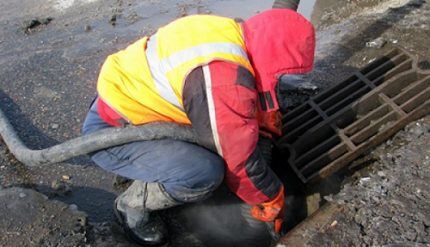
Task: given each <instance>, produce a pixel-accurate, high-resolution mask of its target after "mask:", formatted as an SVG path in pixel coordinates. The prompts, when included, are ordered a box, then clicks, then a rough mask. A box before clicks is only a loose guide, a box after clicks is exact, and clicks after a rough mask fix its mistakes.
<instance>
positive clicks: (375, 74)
mask: <svg viewBox="0 0 430 247" xmlns="http://www.w3.org/2000/svg"><path fill="white" fill-rule="evenodd" d="M405 60H407V56H406V55H404V54H399V55H397V56H395V57H393V58H392V59H390V60H388V61H386V62H385V63H383V64H382V65H381V66H380V67H378V68H375V69H374V70H372V71H371V72H369V73H368V74H364V75H365V76H366V77H367V78H368V79H369V80H371V81H373V80H375V79H376V78H379V77H381V76H382V75H384V74H386V73H387V72H388V71H390V70H392V69H393V68H395V67H396V66H397V65H399V64H401V63H402V62H403V61H405Z"/></svg>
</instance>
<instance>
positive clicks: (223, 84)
mask: <svg viewBox="0 0 430 247" xmlns="http://www.w3.org/2000/svg"><path fill="white" fill-rule="evenodd" d="M243 29H244V35H245V43H246V47H247V53H248V57H249V59H250V61H251V63H252V65H253V68H254V70H255V73H256V76H255V77H254V76H252V74H251V73H250V72H249V71H248V70H246V69H245V68H242V67H240V66H238V65H236V64H231V63H227V62H223V61H213V62H211V63H210V64H208V65H204V66H201V67H198V68H195V69H194V70H193V71H192V72H191V73H190V74H189V75H188V77H187V79H186V81H185V85H184V89H183V103H184V108H185V111H186V114H187V116H188V118H189V119H190V121H191V123H192V126H193V128H194V129H195V130H196V132H197V133H198V135H199V138H200V140H201V143H203V144H204V146H205V147H207V148H209V149H211V150H212V151H214V152H218V154H219V155H221V156H222V157H223V158H224V160H225V161H226V182H227V184H228V186H229V187H230V189H231V190H232V191H233V192H235V193H236V194H237V195H238V196H239V197H240V198H241V199H243V200H244V201H245V202H247V203H249V204H260V203H263V202H267V201H270V200H272V199H273V198H275V197H276V196H277V195H278V194H279V192H280V190H281V187H282V185H281V182H280V180H279V179H278V177H277V176H276V175H275V174H274V173H273V172H272V170H271V169H270V167H269V166H268V165H266V163H265V162H264V160H263V158H262V156H261V153H260V151H259V149H258V147H257V141H258V136H259V130H260V128H261V127H263V126H269V130H271V131H272V132H276V129H273V128H272V129H270V126H276V123H263V122H260V123H259V122H258V120H257V112H259V114H258V115H259V116H260V118H259V119H274V118H264V117H261V116H264V115H265V114H264V112H275V111H276V110H277V109H278V102H277V99H276V93H275V86H276V84H277V82H278V76H279V75H281V74H284V73H289V74H300V73H306V72H308V71H310V70H311V69H312V64H313V55H314V47H315V38H314V30H313V27H312V25H311V24H310V23H309V22H308V21H307V20H305V19H304V18H303V17H302V16H301V15H299V14H297V13H296V12H294V11H291V10H287V9H274V10H268V11H265V12H263V13H261V14H258V15H256V16H254V17H252V18H250V19H249V20H247V21H245V22H244V23H243ZM98 110H99V114H100V116H101V117H102V118H103V119H104V120H105V121H106V122H108V123H110V124H111V125H118V123H117V120H118V119H120V117H119V116H118V115H115V112H114V111H111V110H110V109H109V107H108V106H107V105H105V104H103V102H102V101H99V105H98ZM275 119H276V118H275ZM278 125H279V124H278Z"/></svg>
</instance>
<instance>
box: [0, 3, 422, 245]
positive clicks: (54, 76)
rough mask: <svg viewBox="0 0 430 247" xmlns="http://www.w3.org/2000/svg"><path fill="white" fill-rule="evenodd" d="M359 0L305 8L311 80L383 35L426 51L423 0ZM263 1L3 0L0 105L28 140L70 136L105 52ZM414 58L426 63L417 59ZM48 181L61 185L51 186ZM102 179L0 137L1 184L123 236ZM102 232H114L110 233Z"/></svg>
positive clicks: (335, 74)
mask: <svg viewBox="0 0 430 247" xmlns="http://www.w3.org/2000/svg"><path fill="white" fill-rule="evenodd" d="M321 2H324V1H317V3H316V8H317V9H325V7H324V6H323V7H321V6H319V5H321V4H323V3H321ZM328 2H330V1H328ZM348 2H350V1H348ZM352 2H354V1H352ZM358 2H360V1H358ZM363 2H365V7H366V8H369V10H368V13H369V14H368V15H365V16H357V15H355V14H354V15H353V14H352V13H356V12H357V10H360V9H361V8H363V6H356V5H353V6H352V5H347V6H345V7H344V8H343V9H342V11H340V10H339V11H338V13H340V14H339V18H334V16H336V15H334V13H336V11H334V10H336V9H330V8H328V10H327V9H325V11H320V12H319V14H318V15H316V14H314V15H313V19H314V22H315V20H322V21H320V22H319V23H318V26H319V28H320V29H319V31H318V47H317V61H316V67H315V71H314V73H312V74H311V75H309V76H308V79H309V80H311V81H312V82H313V83H315V84H316V85H318V86H319V87H321V88H324V87H327V86H329V85H331V84H333V83H334V82H338V81H341V79H344V78H345V77H346V76H348V75H349V74H350V73H351V72H352V71H354V69H355V68H359V67H361V66H363V65H365V64H367V63H368V62H369V61H371V60H372V59H373V58H374V57H376V56H378V55H381V54H383V52H385V51H386V49H389V46H390V45H392V44H393V43H396V44H400V45H402V46H405V47H406V48H408V49H409V50H412V51H414V52H418V53H422V54H424V57H426V56H427V58H428V57H430V54H429V50H428V44H427V43H428V40H429V37H430V36H429V24H428V23H430V21H429V19H428V18H429V17H428V16H430V15H429V14H428V13H429V9H430V7H429V5H430V4H429V2H428V1H391V2H393V3H392V4H394V5H393V6H397V7H399V6H400V7H401V6H403V5H404V4H409V5H407V6H406V7H402V8H400V7H399V8H397V9H396V8H394V9H389V8H387V5H383V3H382V5H381V6H378V5H375V4H376V3H375V2H378V1H363ZM379 2H380V1H379ZM389 2H390V1H389ZM326 4H329V3H326ZM349 4H350V3H349ZM270 5H271V1H255V0H254V1H251V0H243V1H241V0H225V1H216V0H208V1H199V0H183V1H174V2H166V1H159V0H151V1H149V0H148V1H133V0H129V1H126V0H105V1H97V0H58V1H54V0H50V1H46V2H44V3H43V4H41V2H40V1H37V0H25V1H19V2H16V1H12V0H3V1H1V2H0V13H1V14H0V25H1V27H2V28H1V29H0V107H1V109H2V110H3V111H5V112H6V114H7V116H8V117H9V118H10V120H11V122H12V124H13V126H15V127H16V130H17V132H18V135H19V136H20V137H21V138H22V139H23V140H24V142H25V143H26V144H27V145H28V146H29V147H31V148H46V147H49V146H51V145H53V144H56V143H60V142H63V141H65V140H68V139H70V138H73V137H76V136H79V135H80V128H81V125H82V122H83V119H84V117H85V114H86V111H87V108H88V105H89V104H90V102H91V101H92V99H93V98H94V96H95V85H96V80H97V75H98V71H99V69H100V66H101V64H102V63H103V61H104V59H105V57H106V56H107V55H108V54H110V53H113V52H115V51H118V50H119V49H122V48H125V47H126V46H127V45H128V44H130V43H131V42H133V41H135V40H137V39H138V38H139V37H141V36H143V35H147V34H151V33H153V32H154V30H156V28H157V27H159V26H161V25H163V24H166V23H168V22H169V21H170V20H173V19H175V18H178V17H181V16H185V15H187V14H195V13H203V14H209V13H212V14H220V15H225V16H230V17H243V18H246V17H248V16H251V15H252V14H255V13H257V12H258V11H261V10H263V9H266V8H268V7H270ZM375 6H376V7H375ZM382 7H384V8H385V11H383V10H384V8H382ZM238 10H240V11H238ZM372 11H373V12H372ZM377 11H380V12H377ZM315 16H317V17H315ZM318 16H319V17H318ZM47 20H49V21H47ZM352 30H353V31H352ZM405 30H406V31H405ZM381 36H382V37H383V38H384V39H385V40H386V41H387V45H385V46H384V47H383V48H381V49H373V48H372V49H371V48H366V47H365V43H366V42H369V41H372V40H374V39H376V38H378V37H381ZM421 64H422V66H427V65H428V63H425V62H424V60H423V62H422V63H421ZM67 176H68V179H64V178H67ZM58 181H60V182H61V183H65V184H66V185H67V186H68V187H67V188H70V192H68V191H67V190H66V191H61V190H60V191H59V189H58V187H57V186H53V183H54V185H55V183H58ZM112 181H113V176H112V175H111V174H108V173H106V172H104V171H103V170H101V169H99V168H98V167H96V166H95V165H94V164H93V163H92V162H91V161H90V160H89V159H88V158H86V157H79V158H76V159H74V160H71V161H69V162H64V163H61V164H55V165H51V166H45V167H37V168H27V167H24V166H23V165H22V164H19V162H17V161H16V160H15V159H14V158H13V157H12V156H11V155H10V154H9V153H8V152H7V150H6V149H5V147H4V144H3V143H1V141H0V185H1V187H13V186H19V187H29V188H33V189H36V190H37V191H39V192H41V193H43V194H45V195H47V196H49V198H51V199H55V200H59V201H63V202H66V203H68V204H76V205H77V208H78V209H79V210H81V211H83V212H84V213H86V214H87V215H88V221H89V226H92V227H89V228H88V229H89V233H88V234H87V235H88V236H89V237H88V239H87V242H89V243H93V244H94V246H118V245H122V246H128V245H130V243H129V242H127V241H126V240H125V239H123V238H122V237H121V236H120V235H121V231H120V230H119V229H118V228H116V227H115V224H111V223H107V222H111V221H112V220H113V214H112V210H111V205H112V201H113V199H114V198H115V195H116V194H117V193H118V191H117V190H115V189H114V188H112V186H111V185H112ZM321 186H322V187H323V185H321ZM320 189H321V188H320ZM47 225H48V223H47ZM112 232H114V233H118V234H114V236H112V234H111V233H112ZM22 245H23V246H25V245H26V244H25V243H23V244H22ZM27 245H31V244H28V243H27Z"/></svg>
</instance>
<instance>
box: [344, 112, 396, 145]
mask: <svg viewBox="0 0 430 247" xmlns="http://www.w3.org/2000/svg"><path fill="white" fill-rule="evenodd" d="M395 120H397V114H396V113H395V112H390V113H388V114H387V115H385V116H384V117H382V118H381V119H378V120H376V121H374V122H372V121H371V122H370V124H369V126H367V127H366V128H364V129H362V130H361V131H359V132H357V133H356V134H355V135H353V136H352V137H351V140H352V142H353V143H354V144H355V145H357V146H358V145H360V144H361V143H363V142H364V141H366V140H367V139H369V138H370V137H372V136H373V135H375V134H377V133H378V132H380V131H381V130H383V129H385V128H388V127H390V125H392V124H393V123H394V121H395Z"/></svg>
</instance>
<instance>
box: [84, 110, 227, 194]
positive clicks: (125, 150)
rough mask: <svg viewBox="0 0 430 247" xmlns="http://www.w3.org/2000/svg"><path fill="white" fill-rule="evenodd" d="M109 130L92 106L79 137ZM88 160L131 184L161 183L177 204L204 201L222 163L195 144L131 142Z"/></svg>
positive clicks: (218, 177)
mask: <svg viewBox="0 0 430 247" xmlns="http://www.w3.org/2000/svg"><path fill="white" fill-rule="evenodd" d="M108 127H110V126H109V125H108V124H106V123H105V122H104V121H103V120H102V119H100V117H99V115H98V113H97V110H96V106H95V104H93V106H92V107H91V109H90V111H89V112H88V115H87V117H86V119H85V122H84V126H83V134H84V135H86V134H89V133H92V132H94V131H97V130H100V129H103V128H108ZM91 158H92V160H93V161H94V162H95V163H96V164H97V165H98V166H100V167H102V168H103V169H105V170H107V171H110V172H113V173H115V174H118V175H121V176H123V177H127V178H130V179H134V180H140V181H143V182H157V183H161V184H162V185H163V187H164V188H165V190H166V192H167V193H168V194H169V195H170V196H171V197H173V198H174V199H176V200H178V201H180V202H195V201H200V200H202V199H204V198H206V197H208V196H209V195H210V194H211V192H213V191H214V190H215V189H216V188H217V187H218V186H219V185H220V184H221V182H222V181H223V179H224V169H225V168H224V167H225V165H224V160H223V159H222V158H221V157H220V156H218V155H217V154H215V153H213V152H211V151H209V150H207V149H205V148H203V147H200V146H198V145H195V144H191V143H187V142H182V141H177V140H172V139H163V140H153V141H139V142H132V143H128V144H124V145H120V146H115V147H111V148H108V149H105V150H101V151H98V152H95V153H93V154H92V155H91Z"/></svg>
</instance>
